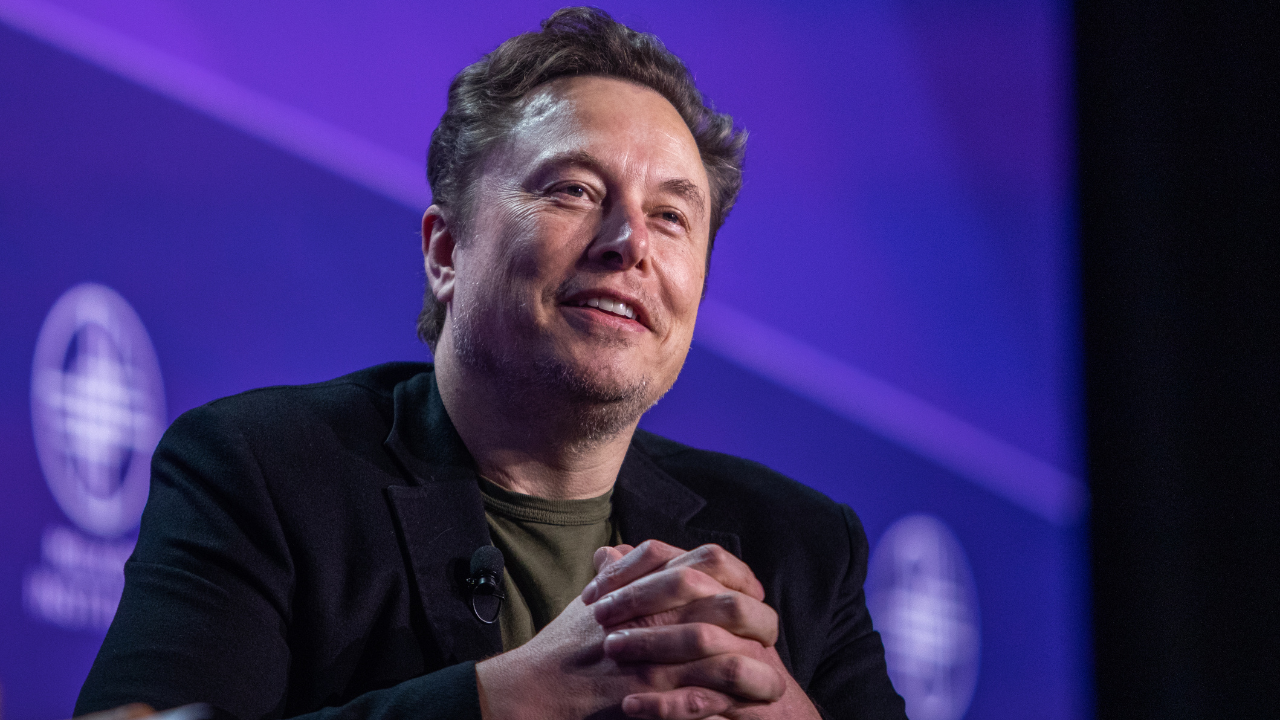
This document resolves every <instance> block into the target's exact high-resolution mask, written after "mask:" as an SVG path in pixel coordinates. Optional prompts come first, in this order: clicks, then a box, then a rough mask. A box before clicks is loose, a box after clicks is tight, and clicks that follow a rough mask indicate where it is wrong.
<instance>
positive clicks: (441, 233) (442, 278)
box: [422, 205, 456, 304]
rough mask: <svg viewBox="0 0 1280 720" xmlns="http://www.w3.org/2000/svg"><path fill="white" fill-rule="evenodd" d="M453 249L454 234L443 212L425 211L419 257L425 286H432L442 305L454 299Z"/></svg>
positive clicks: (435, 207)
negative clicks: (425, 272)
mask: <svg viewBox="0 0 1280 720" xmlns="http://www.w3.org/2000/svg"><path fill="white" fill-rule="evenodd" d="M455 247H456V243H455V241H454V238H453V231H452V230H451V229H450V227H449V222H448V220H446V219H445V215H444V210H443V209H442V208H441V207H440V206H439V205H432V206H431V207H429V208H427V212H426V213H425V214H424V215H423V216H422V257H423V261H424V263H425V265H426V269H427V284H428V285H430V286H431V292H432V294H434V295H435V296H436V300H438V301H440V302H441V303H445V304H448V302H449V301H450V300H452V299H453V283H454V280H455V279H456V274H455V272H454V267H453V250H454V248H455Z"/></svg>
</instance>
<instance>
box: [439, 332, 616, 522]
mask: <svg viewBox="0 0 1280 720" xmlns="http://www.w3.org/2000/svg"><path fill="white" fill-rule="evenodd" d="M442 340H443V339H442ZM437 351H438V352H437V354H436V361H435V373H436V385H437V386H438V387H439V389H440V397H441V400H442V401H443V402H444V407H445V410H446V411H448V413H449V419H450V420H452V421H453V425H454V427H455V428H456V429H457V431H458V435H459V436H460V437H461V438H462V442H463V444H465V445H466V446H467V450H468V451H470V453H471V456H472V457H473V458H474V459H475V461H476V465H477V466H478V469H479V471H480V474H481V475H482V476H484V477H485V478H486V479H487V480H489V481H490V482H493V483H495V484H497V485H499V486H501V487H503V488H506V489H507V490H511V491H514V492H518V493H523V494H525V495H536V496H538V497H544V498H552V499H562V500H570V499H583V498H591V497H596V496H599V495H603V494H604V493H605V492H608V491H609V489H610V488H612V487H613V483H614V481H615V480H616V479H617V477H618V470H619V469H620V468H621V467H622V461H623V459H624V458H625V457H626V454H627V448H628V447H629V446H630V444H631V436H632V434H633V433H634V432H635V429H636V425H637V424H638V423H639V421H640V418H639V417H638V416H637V417H636V418H635V419H634V420H631V421H629V422H627V423H623V424H622V425H623V426H622V427H621V428H618V429H614V430H612V431H610V432H607V433H604V434H601V433H599V432H596V431H594V430H593V428H599V427H601V426H602V424H600V423H596V422H594V419H595V416H597V415H599V414H600V412H601V410H600V409H599V408H592V407H576V406H573V405H571V404H566V403H565V402H564V399H563V398H562V397H548V395H551V394H553V392H552V391H547V390H545V389H543V388H536V387H522V388H513V387H509V386H508V385H509V383H502V382H497V381H494V380H493V379H492V378H490V377H487V376H485V375H484V374H483V373H481V372H479V371H477V370H476V369H474V368H471V367H469V366H467V365H465V364H463V363H460V362H458V361H457V359H456V358H455V357H454V356H453V354H452V353H451V352H448V348H447V347H445V346H444V343H443V342H442V343H441V345H440V346H438V347H437ZM607 410H608V409H605V412H607ZM603 425H604V426H615V427H616V426H617V425H618V423H617V422H616V421H615V422H612V423H604V424H603Z"/></svg>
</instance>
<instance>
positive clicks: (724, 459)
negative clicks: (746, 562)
mask: <svg viewBox="0 0 1280 720" xmlns="http://www.w3.org/2000/svg"><path fill="white" fill-rule="evenodd" d="M633 445H634V446H635V447H636V448H637V449H638V450H640V451H641V452H643V453H644V454H645V455H646V456H648V457H649V459H650V460H652V461H653V462H654V464H656V465H657V466H658V467H659V468H661V469H662V470H663V471H664V472H666V473H667V474H668V475H670V476H671V477H672V478H674V479H675V480H676V481H677V482H679V483H680V484H681V485H684V486H685V487H686V488H688V489H689V490H692V491H693V492H695V493H697V494H698V495H699V496H701V497H702V498H703V499H704V500H706V503H707V504H706V507H705V508H704V509H703V510H702V511H701V512H700V513H699V514H698V516H697V520H698V521H700V522H701V523H704V524H710V525H713V526H716V527H717V529H722V530H725V531H728V532H734V533H737V534H739V535H740V536H742V539H743V549H744V552H745V551H748V547H747V545H748V544H749V543H751V542H752V540H751V538H756V539H758V541H759V542H762V543H764V544H765V545H768V546H772V547H774V548H778V549H779V550H781V549H782V548H792V549H795V548H796V544H797V543H798V544H800V545H814V546H815V547H816V546H822V547H826V548H828V551H829V550H830V548H831V545H832V544H835V545H843V546H844V547H845V548H850V549H852V550H853V552H855V553H858V552H859V551H860V550H861V551H865V550H864V548H865V545H866V537H865V534H864V533H863V530H862V525H861V523H860V522H859V521H858V518H857V516H856V515H855V514H854V513H853V512H852V511H851V510H850V509H849V508H848V507H847V506H845V505H842V504H840V503H837V502H835V501H834V500H832V499H831V498H829V497H827V496H826V495H824V494H822V493H820V492H818V491H817V490H814V489H813V488H810V487H808V486H807V485H804V484H802V483H799V482H797V481H795V480H793V479H791V478H789V477H787V476H786V475H784V474H782V473H780V472H778V471H776V470H773V469H771V468H769V467H767V466H765V465H762V464H760V463H758V462H754V461H752V460H747V459H745V458H740V457H736V456H733V455H727V454H725V453H718V452H712V451H709V450H699V449H696V448H692V447H689V446H688V445H684V444H681V443H678V442H675V441H673V440H668V439H666V438H663V437H660V436H658V435H654V434H653V433H648V432H645V431H642V430H640V431H637V432H636V435H635V439H634V440H633Z"/></svg>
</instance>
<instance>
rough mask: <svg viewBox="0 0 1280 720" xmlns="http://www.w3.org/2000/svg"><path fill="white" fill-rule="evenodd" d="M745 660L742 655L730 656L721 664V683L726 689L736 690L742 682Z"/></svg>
mask: <svg viewBox="0 0 1280 720" xmlns="http://www.w3.org/2000/svg"><path fill="white" fill-rule="evenodd" d="M743 670H744V668H743V659H742V656H740V655H728V656H726V657H725V658H724V659H723V660H722V661H721V663H720V681H721V682H722V683H724V686H725V687H729V688H736V687H738V683H739V682H741V681H742V673H743Z"/></svg>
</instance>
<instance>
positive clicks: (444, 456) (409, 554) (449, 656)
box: [383, 372, 502, 665]
mask: <svg viewBox="0 0 1280 720" xmlns="http://www.w3.org/2000/svg"><path fill="white" fill-rule="evenodd" d="M393 399H394V407H395V409H394V415H393V420H392V426H391V432H390V434H388V435H387V439H386V440H385V441H384V443H383V445H384V447H386V449H387V451H388V452H389V453H390V454H391V455H392V457H394V458H395V459H396V460H397V461H398V462H399V463H400V465H401V467H402V468H403V470H404V472H405V475H406V476H407V477H408V480H409V483H410V484H409V485H408V486H403V485H400V486H397V485H393V486H391V487H388V488H387V490H386V493H387V501H388V503H389V504H390V505H391V512H392V515H393V516H394V517H395V521H396V530H397V533H398V535H399V540H400V545H401V549H402V550H403V552H404V554H405V559H406V564H407V565H408V567H409V570H410V572H411V574H412V579H413V585H414V587H413V589H414V590H415V591H416V597H415V600H416V602H417V603H418V604H419V606H420V609H421V611H422V613H423V615H424V616H425V617H426V619H427V622H428V624H429V625H430V629H431V636H432V637H431V638H420V639H419V641H420V643H421V644H422V645H423V650H424V652H426V653H427V655H428V657H430V652H429V647H430V645H431V643H432V640H434V645H435V647H436V648H438V649H439V652H440V659H441V661H442V662H443V663H444V664H447V665H451V664H455V663H459V662H463V661H466V660H480V659H483V658H485V657H488V656H490V655H494V654H497V653H499V652H502V635H501V633H500V631H499V628H498V625H497V624H493V625H486V624H484V623H481V622H480V621H479V620H477V619H476V618H475V616H474V615H473V614H472V612H471V599H470V596H469V594H468V593H467V592H466V585H465V583H464V580H465V578H466V576H467V574H468V571H469V569H470V564H471V555H472V553H474V552H475V551H476V549H477V548H479V547H480V546H482V545H489V544H491V543H490V539H489V526H488V524H487V523H486V522H485V519H484V503H483V501H482V500H481V498H480V486H479V484H478V483H477V476H476V470H475V461H474V460H473V459H472V457H471V453H469V452H468V451H467V448H466V446H465V445H463V444H462V438H460V437H459V436H458V431H457V430H456V429H454V427H453V422H452V421H451V420H449V415H448V413H446V412H445V409H444V403H443V402H442V401H441V400H440V391H439V390H438V389H437V387H436V382H435V373H433V372H427V373H421V374H419V375H415V376H414V377H413V378H411V379H409V380H407V381H405V382H402V383H400V384H399V385H397V386H396V388H395V393H394V395H393Z"/></svg>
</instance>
